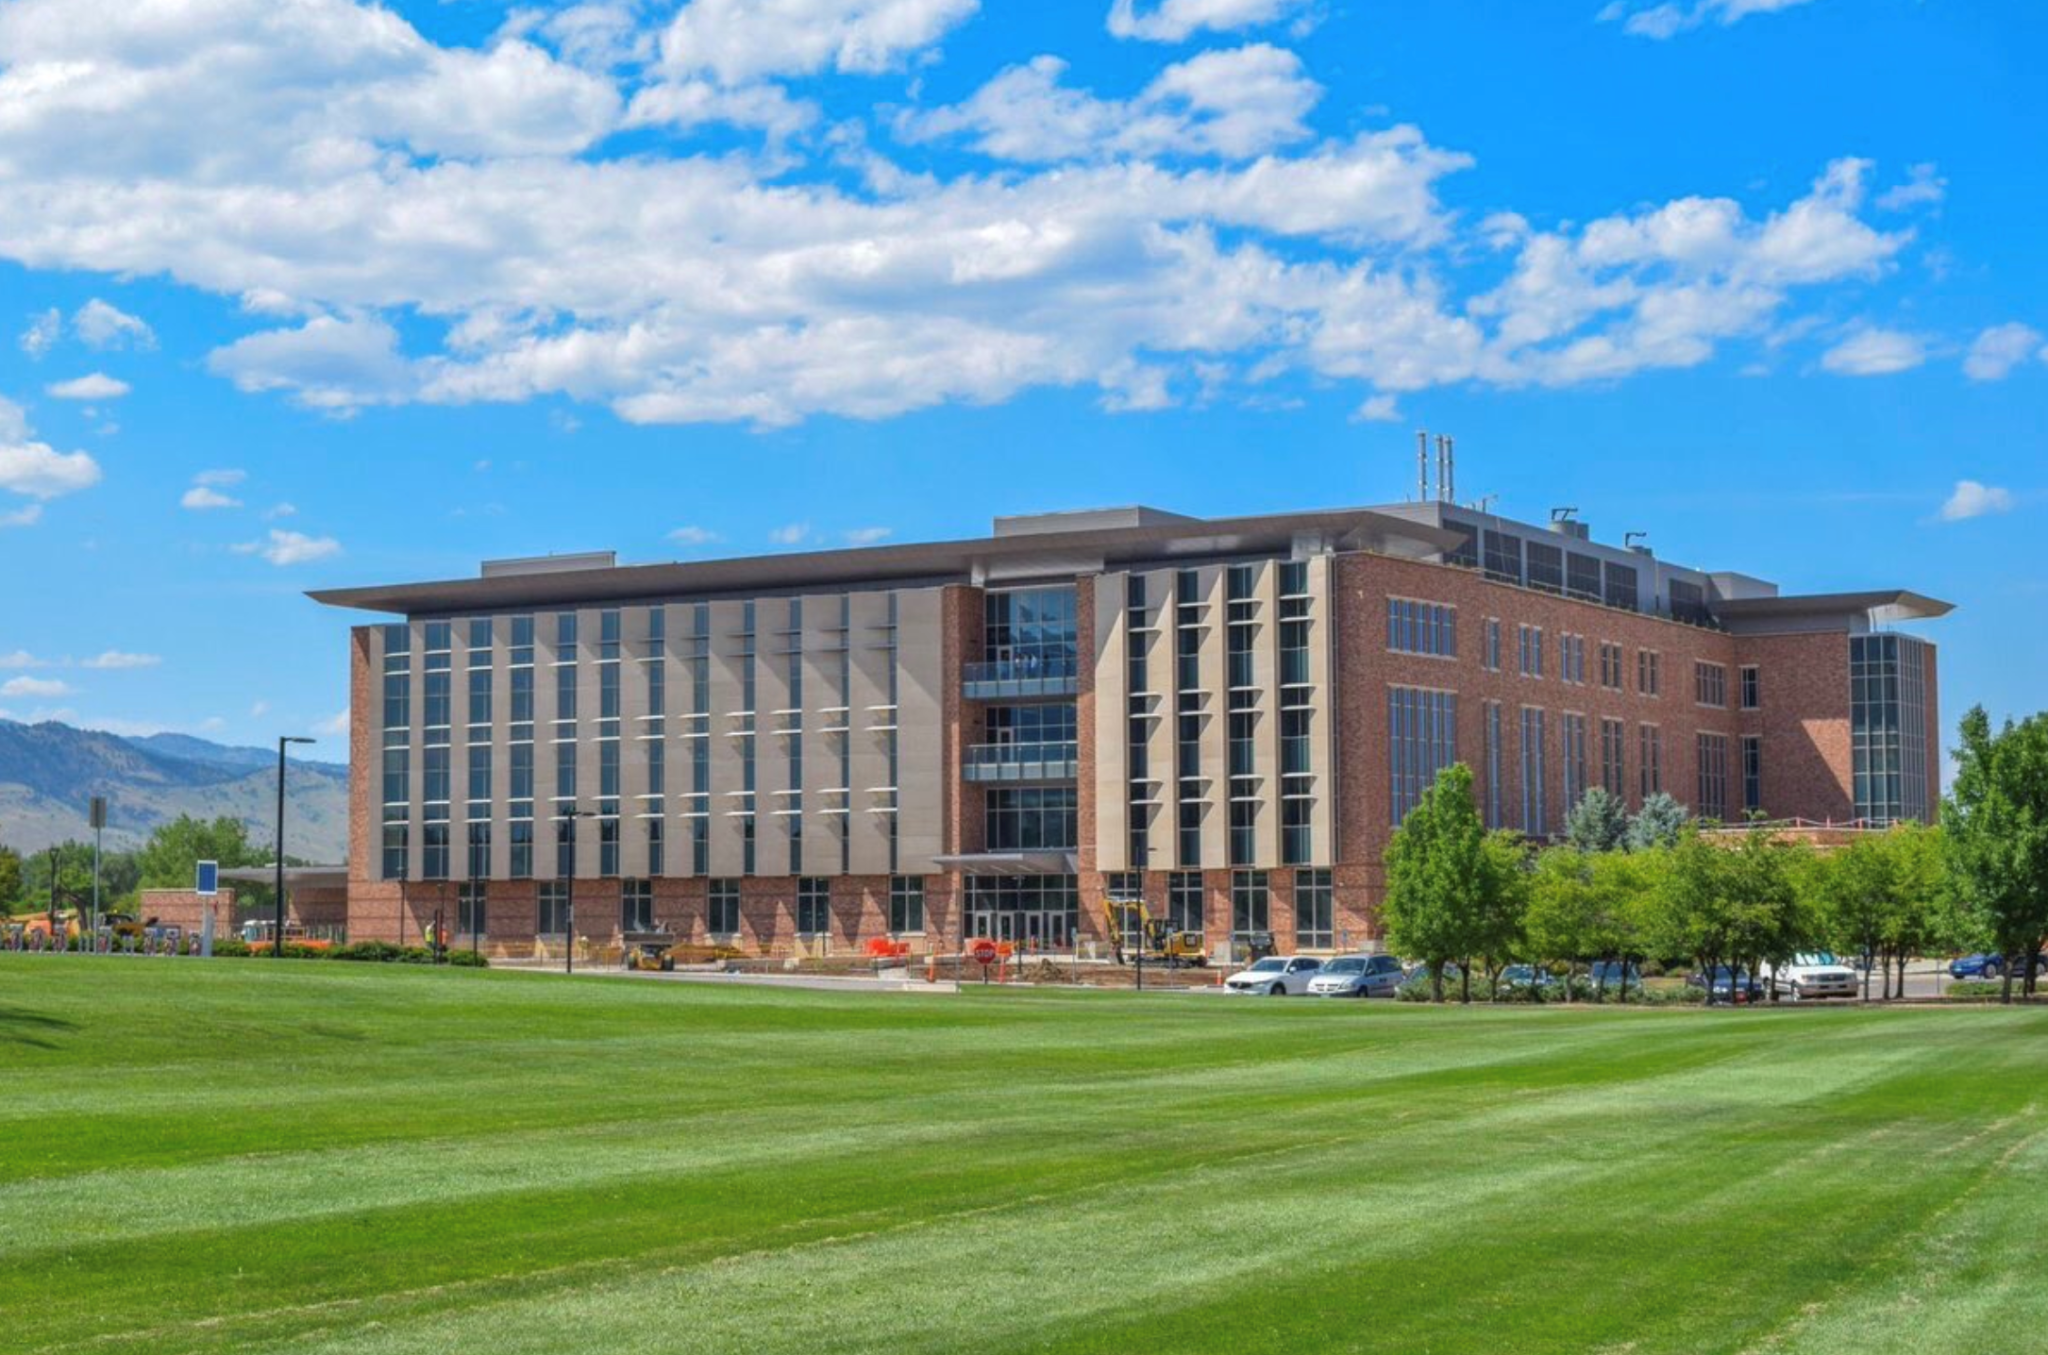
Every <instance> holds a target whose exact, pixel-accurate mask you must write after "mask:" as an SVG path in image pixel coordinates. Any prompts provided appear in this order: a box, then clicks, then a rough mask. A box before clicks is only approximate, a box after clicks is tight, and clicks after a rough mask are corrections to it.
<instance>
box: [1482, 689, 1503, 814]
mask: <svg viewBox="0 0 2048 1355" xmlns="http://www.w3.org/2000/svg"><path fill="white" fill-rule="evenodd" d="M1501 738H1502V731H1501V709H1500V702H1498V701H1489V702H1487V703H1486V826H1487V827H1488V828H1505V827H1507V820H1506V819H1505V818H1504V817H1503V816H1502V814H1501Z"/></svg>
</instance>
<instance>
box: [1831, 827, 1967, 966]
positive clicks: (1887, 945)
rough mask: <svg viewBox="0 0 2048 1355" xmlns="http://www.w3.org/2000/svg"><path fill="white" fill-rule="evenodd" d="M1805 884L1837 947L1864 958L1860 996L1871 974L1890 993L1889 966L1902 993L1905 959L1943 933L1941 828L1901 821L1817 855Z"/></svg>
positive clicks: (1924, 948) (1921, 950)
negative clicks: (1837, 848)
mask: <svg viewBox="0 0 2048 1355" xmlns="http://www.w3.org/2000/svg"><path fill="white" fill-rule="evenodd" d="M1800 883H1801V887H1802V888H1803V890H1804V891H1805V892H1806V893H1807V895H1808V896H1809V898H1810V899H1811V901H1812V907H1813V908H1814V910H1815V912H1816V913H1817V915H1818V916H1819V918H1820V922H1821V931H1822V933H1823V934H1824V935H1826V936H1827V937H1828V939H1829V942H1830V944H1831V945H1832V946H1833V948H1834V949H1836V950H1838V951H1841V952H1843V953H1844V954H1854V955H1860V956H1862V957H1863V961H1864V974H1863V997H1864V1000H1865V1001H1868V1000H1869V999H1870V980H1871V977H1872V975H1873V974H1880V975H1882V976H1883V989H1882V992H1881V994H1880V996H1882V997H1885V998H1890V997H1891V996H1892V982H1893V976H1892V970H1893V967H1894V965H1896V966H1897V968H1898V991H1899V993H1900V995H1902V996H1903V995H1904V993H1905V966H1906V961H1907V960H1909V959H1911V958H1912V957H1913V956H1915V955H1918V954H1922V953H1924V952H1925V951H1926V950H1927V949H1928V947H1929V946H1930V945H1931V943H1932V942H1933V941H1934V940H1936V939H1937V938H1938V937H1939V936H1940V935H1941V933H1942V931H1943V929H1944V928H1943V920H1944V918H1943V910H1942V907H1941V897H1940V895H1941V876H1940V830H1938V829H1934V828H1929V827H1926V826H1924V825H1921V824H1900V825H1898V826H1897V827H1895V828H1891V829H1888V830H1886V831H1884V832H1881V833H1866V834H1864V835H1863V836H1861V837H1858V838H1857V839H1856V840H1855V841H1854V842H1851V843H1850V844H1849V845H1848V846H1847V847H1844V848H1843V849H1842V850H1840V851H1838V852H1834V853H1832V854H1829V855H1821V854H1815V855H1814V857H1813V858H1812V860H1811V861H1810V863H1809V864H1808V868H1807V869H1806V870H1805V871H1804V872H1803V874H1802V879H1801V882H1800Z"/></svg>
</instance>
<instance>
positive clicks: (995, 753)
mask: <svg viewBox="0 0 2048 1355" xmlns="http://www.w3.org/2000/svg"><path fill="white" fill-rule="evenodd" d="M1079 757H1080V748H1079V745H1078V744H1075V743H1073V742H1071V741H1069V742H1065V743H977V744H975V745H973V746H972V747H970V748H969V749H968V750H967V756H966V758H965V759H964V765H963V766H962V768H961V776H962V778H963V779H965V780H968V781H1071V780H1073V779H1074V776H1075V770H1074V769H1075V764H1076V762H1077V760H1078V759H1079Z"/></svg>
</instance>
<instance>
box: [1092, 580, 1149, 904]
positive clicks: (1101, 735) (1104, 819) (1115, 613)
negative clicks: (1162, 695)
mask: <svg viewBox="0 0 2048 1355" xmlns="http://www.w3.org/2000/svg"><path fill="white" fill-rule="evenodd" d="M1130 577H1131V576H1130V575H1129V574H1123V573H1118V574H1099V575H1097V576H1096V578H1095V587H1094V592H1095V624H1094V628H1093V634H1092V636H1091V637H1090V643H1091V644H1092V646H1093V648H1092V649H1091V650H1090V653H1091V655H1092V656H1093V665H1092V666H1093V668H1094V673H1095V688H1094V701H1095V712H1094V729H1093V734H1094V738H1093V740H1092V746H1091V748H1090V749H1089V750H1088V751H1089V754H1090V755H1091V760H1092V761H1093V763H1094V767H1093V778H1094V788H1095V866H1096V869H1098V870H1129V869H1130V868H1131V867H1130V864H1129V862H1130V855H1131V835H1130V798H1131V785H1130V776H1131V773H1130V737H1131V722H1130V715H1129V708H1130V701H1129V699H1128V693H1129V691H1130V676H1131V675H1130V647H1129V646H1130V637H1129V628H1130V623H1129V620H1128V613H1129V607H1128V605H1127V604H1128V599H1129V591H1130ZM1141 864H1142V863H1141Z"/></svg>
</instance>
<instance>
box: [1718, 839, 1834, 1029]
mask: <svg viewBox="0 0 2048 1355" xmlns="http://www.w3.org/2000/svg"><path fill="white" fill-rule="evenodd" d="M1716 850H1722V851H1724V852H1726V855H1727V857H1728V860H1727V861H1726V862H1725V863H1724V866H1723V869H1722V871H1721V876H1720V878H1721V886H1722V888H1723V890H1724V891H1725V894H1726V897H1725V898H1724V900H1723V901H1722V916H1723V917H1724V918H1725V920H1726V924H1727V932H1726V941H1725V944H1726V948H1727V949H1726V954H1727V956H1728V958H1729V963H1730V964H1732V965H1735V966H1737V967H1746V968H1748V969H1749V970H1750V972H1751V973H1757V972H1759V971H1760V970H1761V969H1762V967H1763V964H1764V962H1765V961H1769V962H1770V963H1771V964H1772V965H1773V966H1777V965H1783V964H1786V963H1789V962H1790V961H1791V959H1792V957H1793V956H1794V955H1797V954H1799V953H1800V952H1802V951H1806V950H1810V949H1813V948H1814V947H1815V945H1816V943H1817V942H1818V941H1819V940H1820V938H1821V932H1822V923H1821V918H1820V914H1819V911H1818V909H1817V908H1816V907H1815V906H1814V901H1813V897H1812V895H1811V894H1810V893H1809V892H1807V891H1804V890H1802V889H1801V888H1800V887H1799V881H1800V879H1801V878H1802V876H1804V875H1806V874H1809V873H1810V867H1809V866H1808V862H1809V861H1810V860H1811V857H1812V848H1810V847H1808V846H1807V845H1806V844H1805V843H1803V842H1796V841H1792V840H1790V839H1787V838H1783V837H1780V836H1779V835H1778V834H1776V833H1771V832H1767V831H1763V830H1758V831H1754V832H1751V833H1748V834H1746V835H1745V836H1744V838H1743V841H1742V845H1741V846H1740V847H1739V848H1737V849H1736V850H1734V851H1726V849H1723V848H1717V849H1716ZM1771 997H1772V1000H1773V1001H1775V1000H1776V999H1777V988H1776V985H1775V984H1774V985H1773V986H1772V989H1771Z"/></svg>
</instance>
